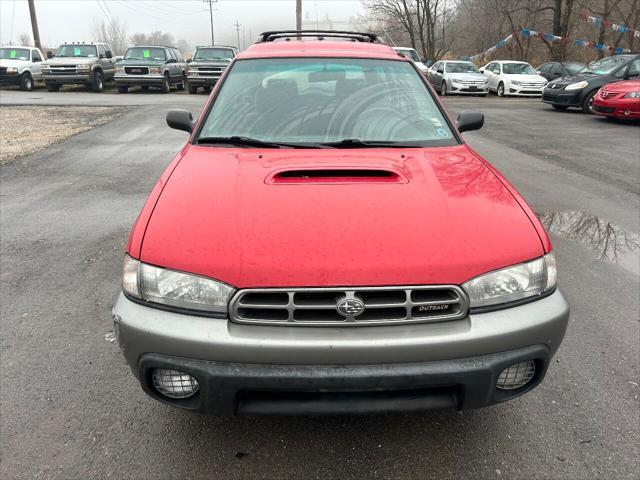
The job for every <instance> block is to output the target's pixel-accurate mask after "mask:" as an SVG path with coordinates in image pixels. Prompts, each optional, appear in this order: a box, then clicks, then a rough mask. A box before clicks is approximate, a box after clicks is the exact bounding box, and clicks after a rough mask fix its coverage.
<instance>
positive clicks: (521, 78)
mask: <svg viewBox="0 0 640 480" xmlns="http://www.w3.org/2000/svg"><path fill="white" fill-rule="evenodd" d="M504 76H505V77H507V78H508V79H509V80H515V81H516V82H534V83H546V82H547V79H546V78H544V77H543V76H542V75H521V74H511V73H505V74H504Z"/></svg>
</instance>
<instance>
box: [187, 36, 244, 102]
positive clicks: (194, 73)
mask: <svg viewBox="0 0 640 480" xmlns="http://www.w3.org/2000/svg"><path fill="white" fill-rule="evenodd" d="M237 54H238V49H237V48H236V47H226V46H213V47H198V48H197V49H196V53H195V55H194V56H193V61H192V62H190V63H189V66H188V68H187V81H188V82H189V93H198V87H203V88H204V90H205V91H209V90H211V87H213V86H214V85H215V84H216V82H217V81H218V80H219V79H220V76H221V75H222V73H223V72H224V71H225V70H226V69H227V66H229V63H230V62H231V60H233V58H234V57H235V56H236V55H237Z"/></svg>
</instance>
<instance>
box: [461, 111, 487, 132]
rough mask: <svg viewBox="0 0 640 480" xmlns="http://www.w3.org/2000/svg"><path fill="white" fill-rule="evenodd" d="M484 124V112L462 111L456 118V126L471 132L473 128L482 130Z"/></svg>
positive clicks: (462, 130) (463, 130)
mask: <svg viewBox="0 0 640 480" xmlns="http://www.w3.org/2000/svg"><path fill="white" fill-rule="evenodd" d="M483 125H484V114H482V113H478V112H460V113H459V114H458V117H457V118H456V126H457V127H458V131H459V132H460V133H462V132H469V131H471V130H480V129H481V128H482V126H483Z"/></svg>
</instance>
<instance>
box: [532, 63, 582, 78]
mask: <svg viewBox="0 0 640 480" xmlns="http://www.w3.org/2000/svg"><path fill="white" fill-rule="evenodd" d="M584 67H586V65H585V64H584V63H580V62H547V63H543V64H542V65H540V66H539V67H538V68H536V71H537V72H538V75H540V76H541V77H544V78H546V79H547V80H549V81H551V80H555V79H556V78H560V77H568V76H569V75H575V74H576V73H578V72H579V71H580V70H582V69H583V68H584Z"/></svg>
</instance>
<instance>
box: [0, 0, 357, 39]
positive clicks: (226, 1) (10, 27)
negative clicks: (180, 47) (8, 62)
mask: <svg viewBox="0 0 640 480" xmlns="http://www.w3.org/2000/svg"><path fill="white" fill-rule="evenodd" d="M302 3H303V21H304V23H305V25H304V26H305V27H313V26H315V20H316V12H317V17H318V19H319V21H320V26H322V24H321V23H322V20H323V19H325V18H326V16H327V15H328V16H329V17H330V18H331V19H332V20H333V21H334V22H336V23H335V24H334V25H333V27H334V28H335V29H339V28H345V27H349V25H348V23H338V22H348V21H349V19H350V18H351V17H354V16H358V15H360V14H362V13H363V7H362V2H361V1H360V0H353V1H351V0H303V2H302ZM35 4H36V12H37V17H38V25H39V27H40V38H41V41H42V44H43V45H45V46H48V47H54V46H57V45H58V44H59V43H61V42H64V41H90V40H94V38H93V36H92V29H91V26H92V25H93V21H94V19H97V20H100V19H102V18H105V12H106V15H110V16H113V17H115V18H118V19H120V20H121V21H123V22H125V23H126V25H127V31H128V33H129V35H131V34H133V33H137V32H144V33H148V32H151V31H154V30H162V31H167V32H170V33H172V34H173V36H174V38H175V39H176V40H178V39H181V38H184V39H185V40H187V41H188V42H189V43H190V44H191V45H203V44H208V43H211V33H210V27H209V10H208V6H207V4H205V3H204V2H203V0H36V1H35ZM214 8H215V10H214V12H213V16H214V18H213V23H214V34H215V36H216V43H221V44H233V45H235V44H236V30H235V28H234V27H233V24H234V23H236V20H238V21H239V22H240V24H242V27H241V30H240V36H241V39H242V29H243V28H244V34H245V39H246V42H249V39H250V38H251V41H253V40H254V39H255V37H256V36H257V34H258V33H260V32H261V31H263V30H269V29H273V28H284V29H289V28H294V27H295V0H218V2H217V3H216V4H215V6H214ZM22 33H29V34H30V35H31V24H30V21H29V9H28V7H27V0H0V41H1V43H2V44H4V45H6V44H8V43H9V42H10V41H11V42H13V43H15V42H17V41H18V38H19V36H20V35H21V34H22ZM250 34H252V36H251V37H250ZM241 42H242V40H241Z"/></svg>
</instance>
